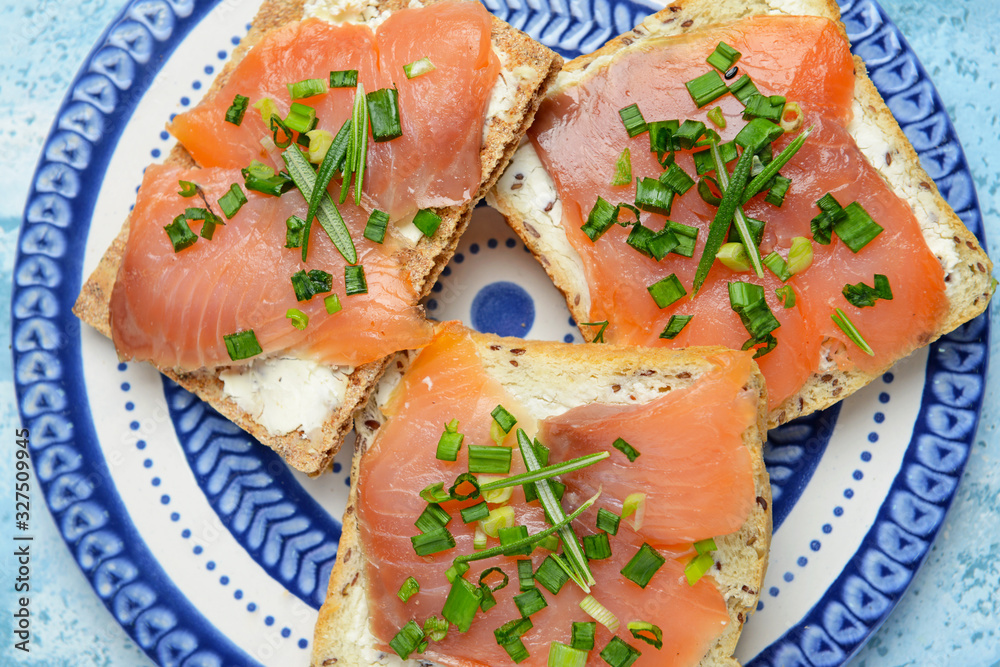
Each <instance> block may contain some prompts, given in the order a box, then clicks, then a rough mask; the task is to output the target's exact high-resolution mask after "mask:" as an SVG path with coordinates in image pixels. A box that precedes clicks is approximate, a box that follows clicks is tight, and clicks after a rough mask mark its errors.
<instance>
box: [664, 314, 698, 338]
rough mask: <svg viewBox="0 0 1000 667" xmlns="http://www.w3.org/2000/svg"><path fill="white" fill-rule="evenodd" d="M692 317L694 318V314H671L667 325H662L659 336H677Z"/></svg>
mask: <svg viewBox="0 0 1000 667" xmlns="http://www.w3.org/2000/svg"><path fill="white" fill-rule="evenodd" d="M692 319H694V315H671V316H670V319H669V320H668V321H667V326H665V327H663V331H661V332H660V336H659V337H660V338H663V339H665V340H673V339H674V338H677V336H678V335H680V333H681V331H683V330H684V327H686V326H687V325H688V322H690V321H691V320H692Z"/></svg>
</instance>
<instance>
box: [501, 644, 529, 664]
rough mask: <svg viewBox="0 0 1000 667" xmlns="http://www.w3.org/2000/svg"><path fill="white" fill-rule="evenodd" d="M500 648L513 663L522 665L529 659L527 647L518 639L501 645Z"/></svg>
mask: <svg viewBox="0 0 1000 667" xmlns="http://www.w3.org/2000/svg"><path fill="white" fill-rule="evenodd" d="M500 647H501V648H502V649H503V650H504V651H506V652H507V656H508V657H509V658H510V659H511V660H512V661H514V662H515V663H518V664H519V663H522V662H524V661H525V660H527V659H528V658H529V657H530V656H529V655H528V649H527V647H526V646H525V645H524V642H523V641H521V640H520V639H515V640H513V641H509V642H507V643H506V644H501V645H500Z"/></svg>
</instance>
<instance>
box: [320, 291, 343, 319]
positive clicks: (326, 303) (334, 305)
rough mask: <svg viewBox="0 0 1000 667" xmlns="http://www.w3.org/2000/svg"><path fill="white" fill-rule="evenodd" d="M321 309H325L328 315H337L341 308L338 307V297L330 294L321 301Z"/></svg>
mask: <svg viewBox="0 0 1000 667" xmlns="http://www.w3.org/2000/svg"><path fill="white" fill-rule="evenodd" d="M323 307H324V308H326V312H327V314H328V315H333V314H334V313H339V312H340V310H341V308H343V306H341V305H340V297H339V296H337V295H336V294H331V295H330V296H328V297H326V298H325V299H323Z"/></svg>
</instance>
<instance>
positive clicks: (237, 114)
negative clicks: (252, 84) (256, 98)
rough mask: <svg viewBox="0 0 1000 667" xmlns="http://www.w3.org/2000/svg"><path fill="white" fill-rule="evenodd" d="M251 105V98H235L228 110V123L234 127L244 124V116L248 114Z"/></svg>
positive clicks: (237, 96) (238, 96)
mask: <svg viewBox="0 0 1000 667" xmlns="http://www.w3.org/2000/svg"><path fill="white" fill-rule="evenodd" d="M249 103H250V98H249V97H246V96H244V95H236V96H235V97H233V102H232V104H230V105H229V108H228V109H226V122H227V123H232V124H233V125H237V126H238V125H239V124H240V123H242V122H243V115H244V114H246V112H247V105H248V104H249Z"/></svg>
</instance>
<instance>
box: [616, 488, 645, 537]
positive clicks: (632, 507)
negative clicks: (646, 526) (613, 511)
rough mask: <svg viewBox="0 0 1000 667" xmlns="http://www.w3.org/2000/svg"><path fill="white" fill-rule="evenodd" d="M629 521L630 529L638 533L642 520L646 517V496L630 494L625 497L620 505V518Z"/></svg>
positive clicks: (643, 494)
mask: <svg viewBox="0 0 1000 667" xmlns="http://www.w3.org/2000/svg"><path fill="white" fill-rule="evenodd" d="M629 517H632V518H631V519H629V523H630V524H631V525H632V529H633V530H636V531H638V530H639V529H640V528H642V523H643V520H644V519H645V517H646V494H645V493H630V494H628V495H627V496H625V502H624V503H622V518H623V519H628V518H629Z"/></svg>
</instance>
